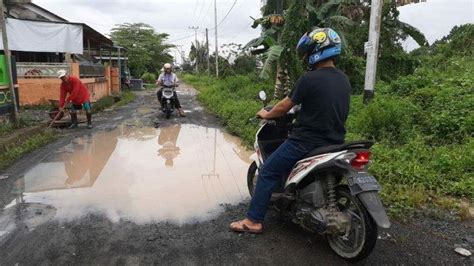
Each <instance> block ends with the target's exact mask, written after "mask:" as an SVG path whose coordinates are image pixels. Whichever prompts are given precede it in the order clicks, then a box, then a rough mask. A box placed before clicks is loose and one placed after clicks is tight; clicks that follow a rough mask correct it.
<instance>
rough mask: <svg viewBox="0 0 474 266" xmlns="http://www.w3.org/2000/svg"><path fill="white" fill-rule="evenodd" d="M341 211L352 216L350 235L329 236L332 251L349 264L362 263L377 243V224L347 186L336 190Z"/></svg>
mask: <svg viewBox="0 0 474 266" xmlns="http://www.w3.org/2000/svg"><path fill="white" fill-rule="evenodd" d="M336 199H337V200H336V202H337V207H338V209H339V211H341V212H345V213H347V214H350V216H351V229H350V232H349V235H347V236H340V235H327V236H326V238H327V240H328V243H329V246H330V247H331V249H332V250H333V251H334V252H335V253H336V254H337V255H338V256H340V257H342V258H343V259H345V260H347V261H349V262H357V261H360V260H362V259H364V258H366V257H367V256H369V255H370V253H371V252H372V250H373V249H374V247H375V243H376V242H377V237H378V233H377V224H376V223H375V221H374V220H373V219H372V217H371V216H370V214H369V213H368V212H367V210H366V209H365V206H364V205H363V204H362V202H360V200H359V199H358V198H357V197H356V196H354V195H352V194H351V192H350V191H349V188H348V187H347V186H339V187H337V188H336Z"/></svg>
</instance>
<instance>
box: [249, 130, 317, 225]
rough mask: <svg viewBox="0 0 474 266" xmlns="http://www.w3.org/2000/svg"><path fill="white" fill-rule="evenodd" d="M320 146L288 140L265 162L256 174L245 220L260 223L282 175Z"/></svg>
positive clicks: (286, 173) (287, 173) (288, 172)
mask: <svg viewBox="0 0 474 266" xmlns="http://www.w3.org/2000/svg"><path fill="white" fill-rule="evenodd" d="M318 146H320V145H316V144H308V143H305V142H302V141H299V140H295V139H288V140H286V141H285V142H283V144H281V146H280V147H278V149H277V150H276V151H275V152H274V153H273V154H272V155H271V156H270V157H269V158H268V159H267V160H266V161H265V163H264V164H263V166H262V167H261V169H260V172H259V173H258V180H257V187H256V188H255V194H254V196H253V198H252V201H251V202H250V207H249V210H248V212H247V218H248V219H250V220H251V221H253V222H255V223H262V222H263V220H264V218H265V213H266V212H267V208H268V205H269V203H270V199H271V197H272V193H273V191H274V190H275V188H276V187H277V186H278V185H279V184H280V182H281V180H282V175H285V177H287V176H288V175H289V174H290V172H291V169H293V166H294V165H295V163H296V162H297V161H299V160H301V159H302V158H303V157H304V156H305V155H306V154H308V153H309V152H310V151H312V150H313V149H315V148H316V147H318Z"/></svg>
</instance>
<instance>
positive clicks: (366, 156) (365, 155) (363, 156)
mask: <svg viewBox="0 0 474 266" xmlns="http://www.w3.org/2000/svg"><path fill="white" fill-rule="evenodd" d="M370 154H371V153H370V151H359V152H356V156H355V158H354V159H352V161H351V165H352V167H354V168H356V169H363V168H364V167H365V166H366V165H367V164H368V163H369V162H370Z"/></svg>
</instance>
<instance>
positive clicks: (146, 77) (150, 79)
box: [141, 72, 156, 83]
mask: <svg viewBox="0 0 474 266" xmlns="http://www.w3.org/2000/svg"><path fill="white" fill-rule="evenodd" d="M141 78H142V80H143V82H144V83H155V81H156V75H155V74H153V73H150V72H145V73H144V74H143V75H142V77H141Z"/></svg>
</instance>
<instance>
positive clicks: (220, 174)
mask: <svg viewBox="0 0 474 266" xmlns="http://www.w3.org/2000/svg"><path fill="white" fill-rule="evenodd" d="M178 93H179V95H180V100H181V102H182V105H183V106H184V109H185V110H186V114H187V117H186V118H178V117H176V116H174V117H172V118H171V119H170V120H168V121H166V120H165V119H164V115H163V114H162V113H161V112H159V111H157V110H156V104H157V102H156V98H155V95H154V93H153V92H151V91H145V92H139V93H138V97H137V100H136V101H135V102H133V103H131V104H129V105H128V106H125V107H121V108H117V109H114V110H109V111H106V112H103V113H101V114H99V115H97V116H96V117H94V121H95V128H94V129H93V130H92V131H90V130H87V129H85V128H84V126H82V127H81V128H80V129H79V130H77V131H64V132H65V133H64V134H63V136H62V137H61V138H60V139H59V140H57V141H55V142H54V143H51V144H49V145H47V146H45V147H44V148H42V149H39V150H37V151H35V152H33V153H32V154H30V155H28V156H26V157H24V158H23V159H21V160H20V161H18V162H17V163H16V164H15V165H13V166H12V167H11V168H10V169H8V170H7V171H6V172H5V173H0V175H6V176H8V178H6V179H1V180H0V265H16V264H18V265H31V264H42V265H45V264H46V265H48V264H55V265H56V264H87V265H91V264H92V265H97V264H101V265H117V264H118V265H137V264H285V265H317V264H331V265H332V264H346V263H345V261H343V260H342V259H340V258H338V257H337V256H336V255H334V254H333V253H332V252H331V250H330V249H329V247H328V246H327V245H326V243H325V240H324V239H323V238H322V237H320V236H317V235H311V234H309V233H307V232H305V231H303V230H302V229H300V228H299V227H298V226H297V225H294V224H292V223H290V222H288V221H287V220H286V219H285V218H283V217H280V216H279V215H278V214H277V213H275V212H273V211H270V212H269V215H268V217H267V222H266V230H265V232H264V234H263V235H258V236H255V235H248V234H236V233H232V232H229V231H228V230H227V226H228V224H229V223H230V222H232V221H234V220H236V219H241V218H242V217H243V215H244V213H245V210H246V207H247V204H248V192H247V189H246V184H245V182H246V180H245V179H246V172H247V166H248V155H249V152H248V151H245V149H243V147H242V146H241V145H240V143H239V140H238V139H237V138H235V137H233V136H230V135H229V134H227V133H225V132H224V131H223V130H222V128H221V127H220V126H219V123H218V120H217V119H216V118H215V117H214V116H212V115H210V114H208V113H206V112H205V111H204V110H203V108H202V107H201V106H200V105H199V104H198V103H197V101H196V99H195V96H196V92H195V91H194V90H193V89H192V88H190V87H187V86H186V85H183V86H181V87H180V88H179V92H178ZM473 228H474V227H473V223H472V221H468V222H463V223H460V222H455V221H450V222H443V221H434V220H423V221H422V222H421V221H418V222H416V221H415V222H412V223H409V224H402V223H399V222H393V226H392V228H391V229H390V230H388V231H385V232H380V237H379V240H378V242H377V246H376V248H375V250H374V252H373V253H372V255H371V256H369V257H368V258H367V259H366V260H365V261H363V262H361V263H360V264H370V265H380V264H423V265H426V264H430V265H448V264H449V265H472V264H473V258H472V257H469V258H464V257H461V256H460V255H458V254H456V253H455V252H454V249H455V248H456V247H458V246H460V247H464V248H466V249H470V250H472V249H473V242H472V240H473V239H474V235H473V234H474V233H473V232H474V230H473Z"/></svg>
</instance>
